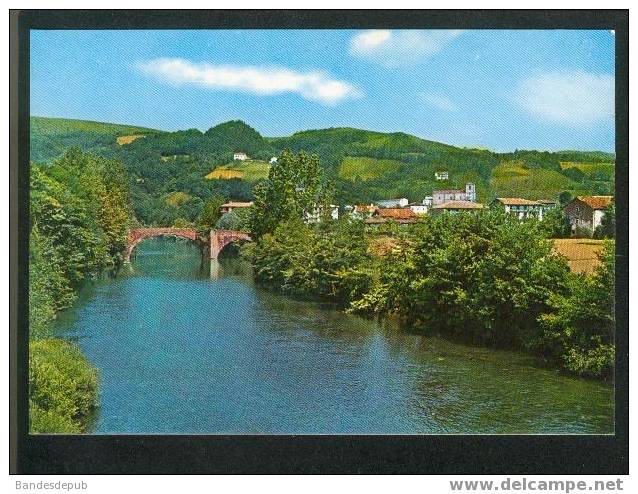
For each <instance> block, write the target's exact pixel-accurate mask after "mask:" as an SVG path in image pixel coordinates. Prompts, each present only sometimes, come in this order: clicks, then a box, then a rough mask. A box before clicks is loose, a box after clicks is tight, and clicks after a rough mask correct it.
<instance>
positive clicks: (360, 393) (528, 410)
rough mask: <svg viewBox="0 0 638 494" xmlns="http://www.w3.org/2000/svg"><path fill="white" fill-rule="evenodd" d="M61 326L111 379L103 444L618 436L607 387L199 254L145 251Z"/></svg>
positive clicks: (163, 248) (158, 246)
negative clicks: (371, 314)
mask: <svg viewBox="0 0 638 494" xmlns="http://www.w3.org/2000/svg"><path fill="white" fill-rule="evenodd" d="M58 323H59V324H58V326H57V331H58V333H57V334H58V335H59V336H61V337H64V338H68V339H70V340H72V341H75V342H77V344H78V345H79V346H80V348H81V349H82V352H83V354H84V355H86V357H87V358H88V359H89V360H90V361H91V362H92V364H93V365H95V366H96V367H97V368H98V369H99V372H100V375H101V388H100V408H99V416H98V417H97V418H96V423H95V428H94V429H93V432H94V433H96V434H115V433H149V434H150V433H185V434H188V433H201V434H218V433H219V434H224V433H235V434H253V433H255V434H277V433H280V434H302V433H308V434H321V433H326V434H340V433H343V434H374V433H380V434H440V433H442V434H445V433H576V434H579V433H603V434H606V433H612V432H613V416H614V414H613V406H614V405H613V388H612V387H610V386H608V385H605V384H603V383H600V382H597V381H589V380H585V379H582V378H579V377H575V376H568V375H564V374H562V373H560V372H557V370H555V369H551V368H547V366H546V365H544V363H543V362H542V361H541V360H539V359H537V358H536V357H534V356H531V355H528V354H523V353H520V352H513V351H503V350H494V349H490V348H487V347H472V346H467V345H461V344H457V343H453V342H451V341H448V340H447V339H443V338H437V337H426V336H423V335H418V334H411V333H406V332H404V331H401V330H400V329H399V328H398V327H397V326H396V325H394V324H391V323H388V322H387V321H386V322H385V323H380V322H378V321H375V320H371V319H369V318H361V317H359V316H357V315H353V314H346V313H344V312H343V311H342V310H337V309H336V308H335V307H334V305H333V304H324V303H321V304H319V303H315V302H309V301H301V300H294V299H292V298H290V297H289V296H287V295H284V294H279V293H275V292H273V291H271V290H267V289H264V288H262V287H260V286H259V285H258V284H256V283H255V282H254V281H253V277H252V273H251V269H250V267H249V266H248V265H247V264H246V263H243V262H242V261H241V260H239V259H223V258H222V259H220V260H219V262H218V263H217V266H216V269H215V270H212V271H211V270H207V269H205V267H204V269H202V266H201V256H200V252H199V250H198V249H197V247H195V246H194V245H191V244H189V243H187V242H179V241H174V240H171V239H153V240H148V241H146V242H144V243H143V244H141V245H140V246H139V250H138V251H137V253H136V256H135V259H134V260H133V262H132V264H131V267H130V270H123V271H121V272H120V273H119V275H118V276H117V277H115V278H109V279H104V280H101V281H98V282H96V283H94V284H92V286H91V287H89V288H88V289H87V290H86V291H83V292H81V293H80V298H79V300H78V303H77V304H75V305H74V307H73V308H72V309H70V310H69V311H66V312H65V313H64V314H63V317H61V318H60V320H59V321H58Z"/></svg>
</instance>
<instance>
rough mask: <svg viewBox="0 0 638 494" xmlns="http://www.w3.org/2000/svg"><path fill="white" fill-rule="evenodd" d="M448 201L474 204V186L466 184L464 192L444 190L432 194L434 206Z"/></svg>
mask: <svg viewBox="0 0 638 494" xmlns="http://www.w3.org/2000/svg"><path fill="white" fill-rule="evenodd" d="M424 201H425V199H424ZM449 201H469V202H476V186H475V185H474V184H473V183H471V182H468V183H466V184H465V190H462V189H444V190H435V191H433V192H432V204H433V205H434V206H438V205H441V204H444V203H446V202H449Z"/></svg>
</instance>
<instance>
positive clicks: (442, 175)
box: [434, 170, 450, 180]
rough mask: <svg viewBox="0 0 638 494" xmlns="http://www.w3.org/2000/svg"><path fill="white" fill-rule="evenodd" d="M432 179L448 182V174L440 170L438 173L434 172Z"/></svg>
mask: <svg viewBox="0 0 638 494" xmlns="http://www.w3.org/2000/svg"><path fill="white" fill-rule="evenodd" d="M434 178H436V179H437V180H448V179H449V178H450V174H449V173H448V172H447V171H445V170H440V171H438V172H434Z"/></svg>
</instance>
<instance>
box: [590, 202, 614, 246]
mask: <svg viewBox="0 0 638 494" xmlns="http://www.w3.org/2000/svg"><path fill="white" fill-rule="evenodd" d="M615 236H616V206H615V204H614V203H613V202H612V203H611V204H610V205H609V206H607V209H605V214H604V216H603V217H602V219H601V221H600V225H599V226H598V227H596V230H595V231H594V237H596V238H614V237H615Z"/></svg>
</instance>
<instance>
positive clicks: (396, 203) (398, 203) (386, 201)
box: [377, 197, 410, 208]
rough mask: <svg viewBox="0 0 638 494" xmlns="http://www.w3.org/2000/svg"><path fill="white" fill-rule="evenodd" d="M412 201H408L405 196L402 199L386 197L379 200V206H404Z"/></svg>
mask: <svg viewBox="0 0 638 494" xmlns="http://www.w3.org/2000/svg"><path fill="white" fill-rule="evenodd" d="M409 202H410V201H408V200H407V199H406V198H405V197H402V198H401V199H384V200H382V201H377V206H379V207H380V208H404V207H406V206H407V205H408V203H409Z"/></svg>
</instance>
